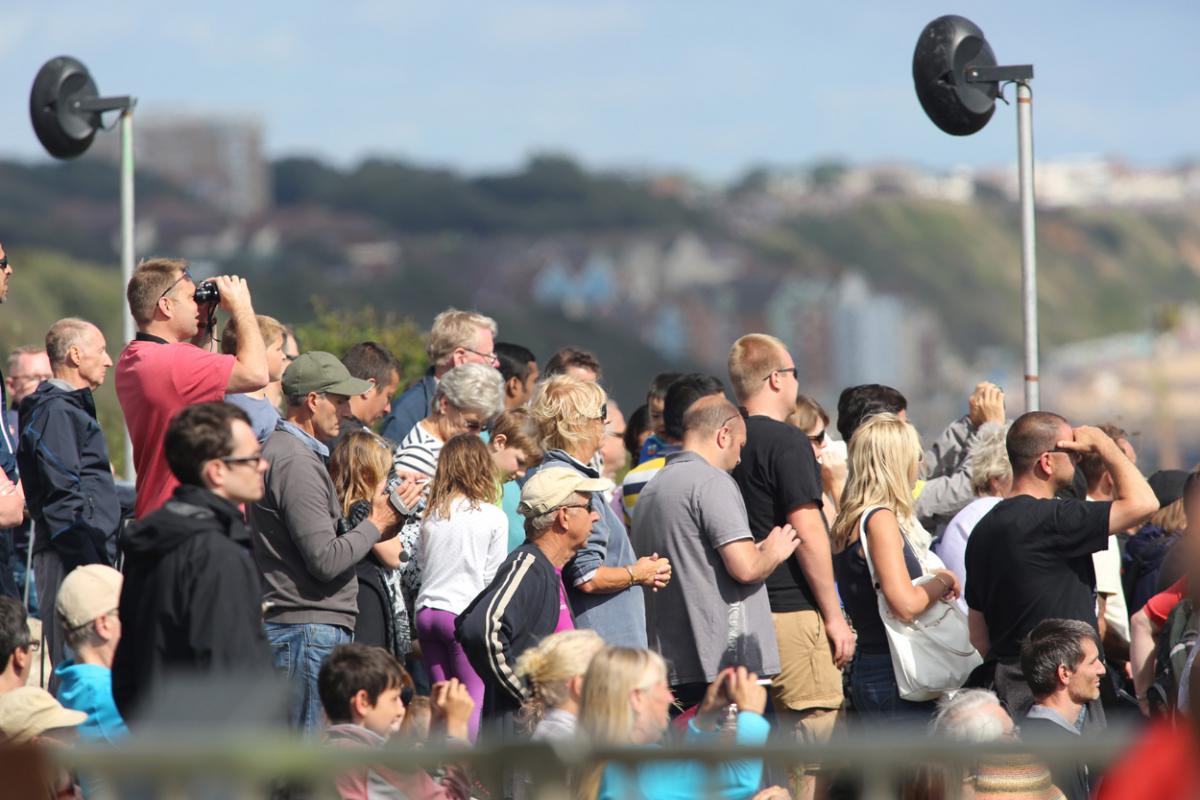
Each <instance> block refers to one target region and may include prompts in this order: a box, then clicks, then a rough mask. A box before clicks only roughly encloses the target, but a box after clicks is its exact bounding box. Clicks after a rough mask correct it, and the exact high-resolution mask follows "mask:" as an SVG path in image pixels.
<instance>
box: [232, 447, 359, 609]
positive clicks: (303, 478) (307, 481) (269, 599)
mask: <svg viewBox="0 0 1200 800" xmlns="http://www.w3.org/2000/svg"><path fill="white" fill-rule="evenodd" d="M263 455H264V456H266V458H267V462H268V464H270V467H269V468H268V469H267V475H266V491H265V492H264V494H263V498H262V500H260V501H258V502H257V503H254V504H253V505H251V506H250V509H249V512H250V513H249V516H250V524H251V527H252V528H253V530H254V535H253V537H252V538H253V543H254V561H255V563H256V564H257V565H258V570H259V572H260V573H261V574H262V577H263V589H264V592H263V607H264V611H263V619H264V621H266V622H280V623H289V624H303V623H320V624H325V625H341V626H343V627H345V628H348V629H350V630H351V631H353V630H354V620H355V617H357V615H358V602H357V597H358V579H357V578H356V577H355V574H354V565H355V564H357V563H358V562H359V561H361V560H362V559H363V558H364V557H365V556H366V555H367V553H368V552H370V550H371V546H372V545H374V544H375V543H376V542H378V541H379V536H380V533H379V529H378V528H376V527H375V525H374V523H372V522H370V521H368V520H364V521H363V522H361V523H359V524H358V525H356V526H355V527H354V528H352V529H351V530H349V531H348V532H346V533H345V534H344V535H342V536H338V521H339V520H340V519H341V510H340V507H339V504H338V501H337V494H336V493H335V491H334V488H333V481H332V480H331V479H330V477H329V473H328V472H327V471H326V469H325V464H324V462H323V461H322V460H321V457H320V456H318V455H317V454H316V453H315V452H314V451H313V449H312V448H311V447H309V445H308V444H306V443H305V442H303V441H301V439H300V438H298V437H297V436H296V435H295V434H293V433H291V432H289V431H288V430H286V429H284V428H279V429H277V430H276V431H275V432H274V433H272V434H271V435H270V436H269V437H268V438H267V443H266V444H265V445H264V446H263Z"/></svg>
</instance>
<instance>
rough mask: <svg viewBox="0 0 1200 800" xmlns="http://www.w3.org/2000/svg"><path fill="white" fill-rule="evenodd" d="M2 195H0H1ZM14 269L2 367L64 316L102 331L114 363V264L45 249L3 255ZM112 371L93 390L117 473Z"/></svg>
mask: <svg viewBox="0 0 1200 800" xmlns="http://www.w3.org/2000/svg"><path fill="white" fill-rule="evenodd" d="M0 194H2V193H0ZM7 253H8V257H9V260H10V263H11V264H12V266H13V276H12V278H11V282H10V286H9V291H8V302H7V303H5V305H4V306H2V307H0V366H4V365H6V364H7V360H8V354H9V353H10V352H12V350H13V349H14V348H17V347H20V346H21V345H25V344H41V343H43V342H45V340H46V331H48V330H50V326H51V325H53V324H54V323H55V322H57V321H58V320H60V319H62V318H63V317H81V318H83V319H86V320H87V321H88V322H92V323H95V324H96V325H97V326H99V328H100V330H101V331H103V332H104V338H105V339H106V340H107V342H108V354H109V355H110V356H111V357H112V360H113V362H114V363H115V362H116V360H117V357H118V356H119V355H120V353H121V350H122V349H123V348H124V346H125V342H124V341H123V339H122V335H121V309H122V307H123V304H124V301H123V299H122V297H121V294H122V292H121V285H120V284H121V275H120V272H119V271H118V269H117V267H116V265H115V264H113V265H100V264H95V263H92V262H89V261H81V260H79V259H75V258H71V257H69V256H65V255H63V254H62V253H55V252H50V251H46V250H28V249H24V248H14V249H11V250H8V251H7ZM113 378H114V372H113V370H112V369H110V370H109V371H108V377H107V378H106V379H105V381H104V385H103V386H101V387H100V388H99V389H97V390H96V392H95V395H96V415H97V417H98V418H99V420H100V427H101V428H102V429H103V430H104V438H105V440H106V441H107V443H108V454H109V457H110V458H111V459H112V460H113V463H114V464H115V465H116V468H117V473H118V474H122V473H123V471H124V467H125V418H124V416H122V414H121V407H120V405H119V404H118V403H117V394H116V392H115V391H114V389H113Z"/></svg>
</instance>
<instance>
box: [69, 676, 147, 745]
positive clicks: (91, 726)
mask: <svg viewBox="0 0 1200 800" xmlns="http://www.w3.org/2000/svg"><path fill="white" fill-rule="evenodd" d="M54 674H55V675H57V676H58V680H59V684H58V702H60V703H62V705H63V707H64V708H70V709H73V710H75V711H82V712H84V713H85V714H87V715H88V717H87V719H86V720H84V722H83V724H82V725H80V726H79V737H80V738H81V739H83V740H84V741H88V742H106V743H108V744H113V743H115V742H117V741H118V740H120V739H121V738H123V737H125V736H128V735H129V729H128V728H127V727H125V720H123V719H121V713H120V712H119V711H117V704H116V703H114V702H113V694H112V670H110V669H105V668H104V667H101V666H99V665H97V664H76V663H75V662H74V661H72V660H70V659H67V660H66V661H63V662H62V663H60V664H59V665H58V666H57V667H55V668H54Z"/></svg>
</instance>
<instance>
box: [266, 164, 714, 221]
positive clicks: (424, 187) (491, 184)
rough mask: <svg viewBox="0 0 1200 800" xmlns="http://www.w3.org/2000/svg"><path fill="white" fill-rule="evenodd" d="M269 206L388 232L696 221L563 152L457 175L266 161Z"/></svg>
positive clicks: (635, 184)
mask: <svg viewBox="0 0 1200 800" xmlns="http://www.w3.org/2000/svg"><path fill="white" fill-rule="evenodd" d="M272 180H273V183H274V187H275V202H276V203H277V204H278V205H281V206H287V205H298V204H317V205H327V206H331V207H336V208H339V209H343V210H349V211H357V212H359V213H362V214H367V215H370V216H372V217H374V218H376V219H378V220H380V221H381V222H384V223H385V224H387V225H389V226H391V227H393V228H394V229H396V230H398V231H404V232H410V233H427V232H439V231H463V232H469V233H475V234H488V233H505V232H508V233H511V232H526V233H542V232H549V231H566V230H581V231H604V230H613V229H656V228H677V227H680V226H684V225H692V224H696V223H698V222H700V221H701V217H700V215H699V214H698V213H697V212H694V211H691V210H689V209H687V208H686V207H684V206H683V205H682V204H681V203H679V202H678V201H676V200H674V199H672V198H665V197H657V196H655V195H652V194H651V193H649V192H648V191H647V190H646V188H645V186H644V185H643V184H642V183H641V182H639V181H636V180H633V179H629V178H624V177H621V176H616V175H606V174H600V173H589V172H586V171H584V170H583V168H582V167H580V166H579V165H578V164H577V163H576V162H574V161H572V160H571V159H569V158H566V157H563V156H554V155H541V156H536V157H534V158H533V159H531V160H530V162H529V163H528V164H527V165H526V166H525V168H524V169H523V170H521V171H520V172H516V173H512V174H505V175H491V176H484V177H479V178H465V177H463V176H461V175H459V174H458V173H456V172H453V171H451V170H446V169H431V168H426V167H416V166H413V165H410V164H407V163H404V162H401V161H395V160H390V159H371V160H367V161H364V162H363V163H362V164H360V165H358V166H357V167H355V168H354V169H352V170H350V171H348V172H341V171H339V170H336V169H334V168H332V167H329V166H326V165H325V164H322V163H321V162H319V161H315V160H313V159H300V158H292V159H284V160H282V161H278V162H276V163H275V164H274V168H273V176H272Z"/></svg>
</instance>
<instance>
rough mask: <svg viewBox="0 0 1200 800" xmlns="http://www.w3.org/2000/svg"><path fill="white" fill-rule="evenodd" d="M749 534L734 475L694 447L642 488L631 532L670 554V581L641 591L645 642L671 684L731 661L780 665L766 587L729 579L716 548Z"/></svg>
mask: <svg viewBox="0 0 1200 800" xmlns="http://www.w3.org/2000/svg"><path fill="white" fill-rule="evenodd" d="M753 538H754V537H753V535H752V534H751V533H750V524H749V522H748V521H747V519H746V505H745V503H744V502H743V500H742V493H741V491H740V490H739V489H738V486H737V483H735V482H734V480H733V478H732V477H730V476H729V475H728V474H727V473H725V472H723V471H721V470H720V469H718V468H716V467H714V466H712V465H711V464H709V463H708V462H707V461H705V460H704V458H703V457H701V456H700V455H699V454H697V453H693V452H690V451H686V450H685V451H683V452H681V453H677V454H674V455H672V456H669V457H668V458H667V463H666V466H664V467H663V468H662V470H661V471H660V472H659V473H658V475H656V476H655V477H654V480H652V481H650V483H648V484H647V485H646V488H645V489H643V490H642V494H641V496H640V498H639V499H638V511H637V514H636V515H635V518H634V521H633V540H634V541H635V542H637V543H638V546H639V547H640V548H642V550H643V551H644V552H645V553H647V554H649V553H652V552H657V553H658V554H659V555H664V556H666V557H667V558H669V559H671V569H672V578H671V582H670V583H669V584H667V587H666V588H665V589H660V590H659V591H658V592H646V622H647V625H646V628H647V631H648V633H649V640H650V647H651V648H653V649H656V650H658V651H659V652H660V653H661V654H662V656H663V658H665V659H666V660H667V664H668V682H669V683H670V684H671V685H673V686H675V685H679V684H684V683H694V682H701V681H703V682H711V681H712V680H713V679H714V678H715V677H716V676H717V673H718V672H719V671H720V670H722V669H724V668H725V667H729V666H744V667H747V668H748V669H750V670H753V671H754V672H757V673H758V674H759V675H776V674H778V673H779V647H778V645H777V644H776V642H775V626H774V623H773V622H772V619H771V606H770V604H769V603H768V601H767V590H766V587H765V586H764V585H763V584H762V583H761V582H759V583H754V584H744V583H739V582H738V581H736V580H734V579H733V577H732V576H731V575H730V574H729V572H728V571H727V570H726V569H725V562H724V561H722V560H721V554H720V553H719V552H717V548H719V547H721V546H722V545H725V544H728V543H730V542H735V541H737V540H739V539H749V540H751V541H752V540H753Z"/></svg>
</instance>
